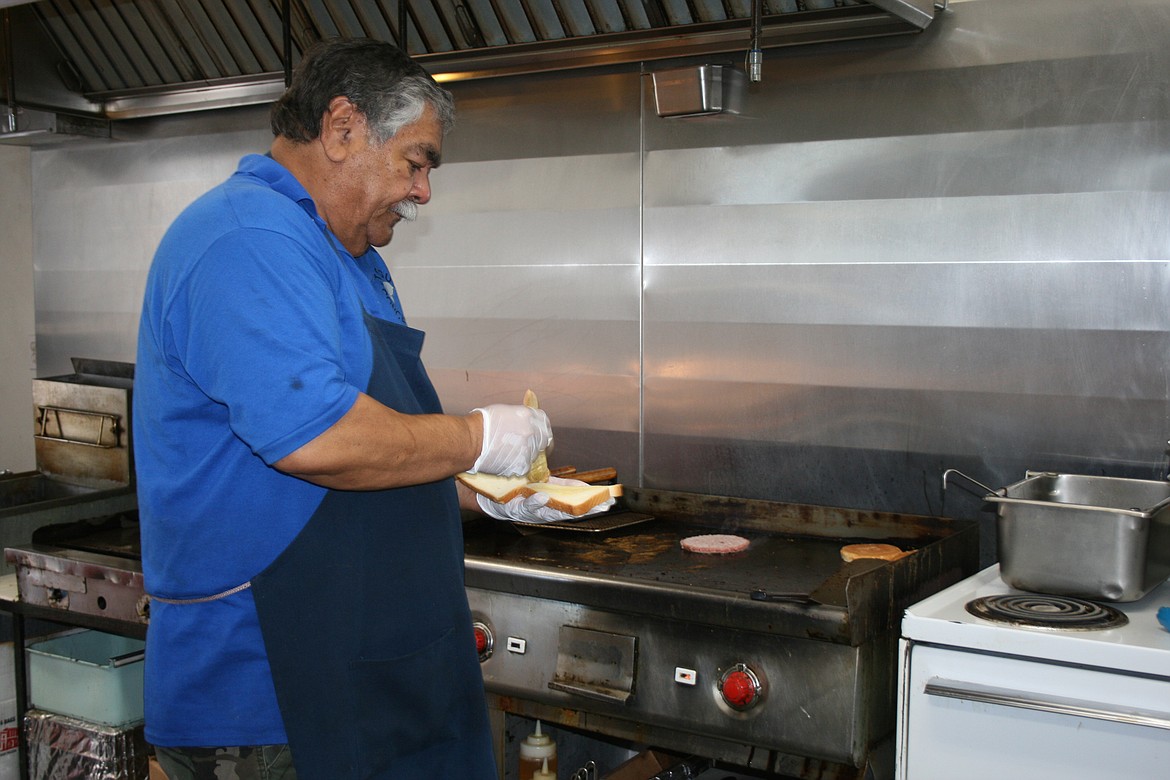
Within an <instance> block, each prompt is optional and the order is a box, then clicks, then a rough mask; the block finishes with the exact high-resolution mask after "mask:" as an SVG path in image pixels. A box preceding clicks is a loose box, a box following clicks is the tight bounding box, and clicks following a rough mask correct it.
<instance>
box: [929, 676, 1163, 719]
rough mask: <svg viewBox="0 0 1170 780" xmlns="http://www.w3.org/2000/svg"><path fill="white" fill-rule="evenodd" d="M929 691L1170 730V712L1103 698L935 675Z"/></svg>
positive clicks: (1054, 712) (970, 699) (963, 698)
mask: <svg viewBox="0 0 1170 780" xmlns="http://www.w3.org/2000/svg"><path fill="white" fill-rule="evenodd" d="M925 692H926V694H927V695H928V696H940V697H942V698H946V699H961V700H963V701H972V702H978V703H980V704H999V705H1002V706H1004V707H1019V708H1021V709H1025V710H1037V711H1039V712H1048V713H1052V714H1055V715H1071V716H1073V717H1076V718H1092V719H1094V720H1104V721H1109V722H1110V723H1123V724H1125V725H1127V726H1149V727H1151V728H1156V729H1168V730H1170V713H1166V712H1158V711H1156V710H1144V709H1138V708H1125V709H1120V708H1118V707H1115V706H1112V705H1109V704H1103V703H1101V702H1095V701H1085V700H1082V699H1070V698H1065V697H1063V696H1042V695H1039V694H1029V693H1027V692H1024V691H1013V690H1009V689H1006V688H994V687H991V686H988V685H978V684H975V683H968V682H958V681H955V680H944V679H942V678H940V677H934V678H932V679H931V680H930V681H929V682H928V683H926V687H925Z"/></svg>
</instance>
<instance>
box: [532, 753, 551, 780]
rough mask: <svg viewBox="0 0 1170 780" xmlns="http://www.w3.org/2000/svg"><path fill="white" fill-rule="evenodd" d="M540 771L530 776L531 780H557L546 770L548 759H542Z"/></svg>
mask: <svg viewBox="0 0 1170 780" xmlns="http://www.w3.org/2000/svg"><path fill="white" fill-rule="evenodd" d="M542 762H543V763H542V764H541V767H540V771H539V772H537V773H536V774H534V775H533V776H532V780H557V776H556V774H555V773H554V772H553V771H552V770H550V769H549V768H548V759H547V758H545V759H542Z"/></svg>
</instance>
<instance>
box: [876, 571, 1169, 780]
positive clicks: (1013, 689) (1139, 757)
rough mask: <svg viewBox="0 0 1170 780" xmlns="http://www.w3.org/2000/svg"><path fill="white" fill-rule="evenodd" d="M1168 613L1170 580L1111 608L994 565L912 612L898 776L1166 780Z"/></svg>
mask: <svg viewBox="0 0 1170 780" xmlns="http://www.w3.org/2000/svg"><path fill="white" fill-rule="evenodd" d="M1160 607H1170V583H1163V584H1162V585H1160V586H1159V587H1157V588H1155V589H1154V590H1153V591H1151V592H1150V593H1149V594H1147V595H1146V596H1145V597H1144V598H1143V599H1141V600H1140V601H1135V602H1129V603H1109V604H1104V603H1095V602H1089V601H1084V600H1081V599H1070V598H1067V597H1063V596H1046V595H1043V594H1030V593H1026V592H1023V591H1018V590H1013V589H1012V588H1009V587H1008V586H1007V585H1005V584H1004V582H1003V580H1001V579H1000V577H999V567H998V566H992V567H990V568H988V569H985V570H984V571H982V572H980V573H978V574H976V575H974V576H972V577H969V578H967V579H966V580H963V581H962V582H959V583H957V584H955V585H953V586H951V587H950V588H947V589H946V590H943V591H940V592H939V593H937V594H935V595H934V596H932V597H930V598H928V599H925V600H924V601H921V602H919V603H917V604H915V605H913V606H911V607H910V608H908V609H907V610H906V612H905V615H904V617H903V620H902V636H903V638H902V641H901V643H900V668H899V694H898V710H899V712H898V761H897V767H898V768H897V777H898V778H899V780H938V779H939V778H946V779H947V780H965V779H966V778H970V779H971V780H976V779H978V780H986V778H988V777H996V778H998V779H999V780H1005V779H1007V778H1017V777H1018V778H1029V780H1047V779H1048V778H1051V779H1052V780H1057V779H1058V778H1059V780H1070V779H1072V778H1093V780H1110V779H1116V780H1134V779H1135V778H1160V777H1170V631H1167V630H1166V629H1165V628H1163V627H1162V625H1161V624H1160V623H1159V622H1158V616H1157V613H1158V609H1159V608H1160ZM1053 623H1055V624H1056V627H1054V626H1053V625H1052V624H1053Z"/></svg>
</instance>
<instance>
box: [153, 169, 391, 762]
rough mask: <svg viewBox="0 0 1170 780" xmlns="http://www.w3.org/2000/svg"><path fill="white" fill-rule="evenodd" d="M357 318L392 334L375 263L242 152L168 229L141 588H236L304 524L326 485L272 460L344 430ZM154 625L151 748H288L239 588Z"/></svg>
mask: <svg viewBox="0 0 1170 780" xmlns="http://www.w3.org/2000/svg"><path fill="white" fill-rule="evenodd" d="M364 311H368V312H369V313H370V314H371V315H373V316H376V317H380V318H382V319H387V320H391V321H398V322H401V321H402V317H401V314H400V312H401V308H400V307H399V305H398V301H397V296H396V293H395V292H394V289H393V284H392V282H391V280H390V275H389V272H388V271H387V269H386V265H385V263H384V262H383V261H382V259H381V257H380V256H379V255H378V253H377V252H376V251H374V250H373V249H369V250H367V251H366V252H365V253H364V254H363V255H361V256H360V257H357V258H355V257H353V256H351V255H350V254H349V253H347V252H346V251H345V249H344V248H343V247H342V246H341V243H340V242H339V241H338V240H337V239H336V237H334V236H333V235H332V234H331V233H330V232H329V230H328V228H327V227H326V225H325V223H324V222H323V221H322V220H321V218H320V217H319V216H317V213H316V208H315V206H314V204H313V201H312V199H311V198H310V197H309V194H308V193H307V192H306V191H305V189H304V188H303V187H302V186H301V184H300V183H299V182H298V181H297V180H296V179H295V178H294V177H293V176H292V175H291V174H290V173H289V172H288V171H287V170H286V169H285V168H284V167H282V166H281V165H279V164H278V163H277V162H276V161H275V160H273V159H272V158H271V157H268V156H265V155H248V156H246V157H244V158H243V159H242V160H241V161H240V165H239V168H238V169H237V171H236V172H235V173H234V174H233V175H232V176H231V177H230V178H229V179H228V180H227V181H226V182H224V183H223V184H221V185H219V186H217V187H215V188H214V189H212V190H211V191H209V192H208V193H207V194H205V195H203V196H202V197H200V198H199V199H198V200H196V201H195V202H194V203H192V204H191V205H190V206H189V207H188V208H187V209H186V210H184V211H183V213H182V214H180V216H179V217H178V218H177V219H176V220H175V222H174V223H173V224H172V226H171V227H170V229H169V230H168V231H167V233H166V234H165V236H164V237H163V239H162V242H161V243H160V245H159V248H158V251H157V253H156V255H155V258H154V262H153V264H152V266H151V269H150V273H149V275H148V277H147V283H146V292H145V297H144V302H143V308H142V317H141V321H140V324H139V333H138V357H137V364H136V367H135V380H134V415H133V425H134V434H133V435H134V447H135V465H136V473H137V483H138V503H139V516H140V519H141V529H142V565H143V571H144V576H145V580H146V589H147V592H148V593H150V594H151V595H153V596H158V597H163V598H168V599H192V598H200V597H206V596H211V595H214V594H219V593H222V592H224V591H227V590H230V589H232V588H235V587H236V586H239V585H241V584H243V583H246V582H248V581H249V580H250V579H251V578H252V577H253V576H255V575H256V574H258V573H259V572H260V571H262V570H263V569H264V568H265V567H266V566H267V565H268V564H269V563H271V562H272V561H273V560H274V559H275V558H276V557H277V556H278V555H280V553H281V551H283V550H284V549H285V547H286V546H287V545H288V544H289V543H290V542H291V541H292V539H293V537H295V536H296V535H297V533H298V532H299V531H300V530H301V528H302V527H303V526H304V525H305V523H306V522H307V521H308V519H309V517H310V516H311V515H312V514H313V512H314V510H315V509H316V508H317V506H318V504H319V503H320V502H321V500H322V498H323V497H324V496H325V494H326V490H325V488H322V487H319V486H317V485H313V484H310V483H308V482H305V481H302V480H299V479H296V478H294V477H290V476H287V475H285V474H282V473H281V472H278V471H276V470H275V469H273V468H272V467H271V464H272V463H274V462H276V461H278V460H280V459H281V458H283V457H284V456H286V455H288V454H290V453H291V452H293V451H294V450H296V449H297V448H299V447H300V446H302V445H304V444H306V443H307V442H309V441H310V440H312V439H313V438H315V437H316V436H318V435H319V434H321V433H322V432H324V431H325V430H326V429H328V428H329V427H330V426H331V425H333V424H334V423H335V422H337V421H338V420H339V419H341V417H342V416H343V415H344V414H345V413H346V412H347V411H348V410H349V409H350V407H351V406H352V405H353V403H354V401H355V400H356V398H357V395H358V392H359V391H360V390H364V389H365V388H366V386H367V383H368V381H369V378H370V374H371V371H372V353H371V347H370V341H369V336H368V334H367V331H366V328H365V325H364V322H363V312H364ZM331 563H332V564H333V565H338V566H343V565H345V562H344V561H336V562H331ZM150 617H151V624H150V628H149V630H148V632H147V653H146V736H147V739H148V740H149V741H150V742H151V743H153V744H157V745H162V746H169V747H178V746H222V745H259V744H274V743H283V742H285V741H287V740H286V738H285V734H284V728H283V725H282V722H281V717H280V712H279V709H278V708H277V704H276V698H275V692H274V690H273V686H272V681H271V674H270V672H269V668H268V661H267V658H266V655H265V651H264V644H263V641H262V639H261V635H260V628H259V624H258V621H257V618H256V612H255V608H254V605H253V602H252V599H251V594H250V591H248V590H243V591H240V592H239V593H236V594H234V595H231V596H228V597H225V598H220V599H216V600H212V601H206V602H202V603H194V604H167V603H165V602H162V601H157V600H155V601H153V602H152V603H151V616H150ZM311 621H312V616H306V626H305V628H306V630H308V631H311V630H312V622H311Z"/></svg>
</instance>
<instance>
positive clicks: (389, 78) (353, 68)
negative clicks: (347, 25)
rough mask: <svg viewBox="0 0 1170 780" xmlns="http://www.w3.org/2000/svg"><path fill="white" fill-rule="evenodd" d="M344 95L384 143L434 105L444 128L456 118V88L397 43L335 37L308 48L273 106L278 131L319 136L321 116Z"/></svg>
mask: <svg viewBox="0 0 1170 780" xmlns="http://www.w3.org/2000/svg"><path fill="white" fill-rule="evenodd" d="M338 96H343V97H345V98H348V99H349V100H350V101H351V102H352V103H353V104H354V105H355V106H356V107H357V108H358V110H359V111H361V112H362V113H363V114H365V115H366V119H367V120H368V121H369V126H370V132H371V133H372V135H373V137H374V141H375V143H377V144H379V145H380V144H383V143H385V142H386V141H388V140H389V139H391V138H393V137H394V135H395V134H396V133H398V131H399V130H401V129H402V128H403V127H406V126H407V125H409V124H411V123H412V122H416V121H418V119H419V118H420V117H421V116H422V115H423V112H424V111H425V110H426V108H427V107H428V106H430V107H431V108H432V109H434V112H435V116H436V117H437V118H438V120H439V124H440V126H441V127H442V129H443V132H444V133H447V132H448V131H450V130H451V128H452V127H453V126H454V124H455V100H454V98H453V97H452V96H451V93H450V92H448V91H447V90H445V89H443V88H442V87H441V86H439V84H438V83H437V82H436V81H435V80H434V79H433V78H432V77H431V75H430V74H429V73H427V72H426V71H425V70H424V69H423V67H422V66H421V65H419V64H418V63H416V62H415V61H414V60H412V59H410V57H408V56H407V55H406V54H405V53H404V52H403V51H402V50H401V49H399V48H398V47H397V46H395V45H394V44H392V43H387V42H385V41H375V40H372V39H370V38H349V39H340V38H335V39H329V40H324V41H319V42H318V43H316V44H314V45H313V46H312V47H310V48H309V50H308V51H306V52H305V56H304V57H303V58H302V59H301V62H300V64H298V65H297V67H296V69H295V70H294V71H293V76H292V81H291V83H290V84H289V86H288V89H286V90H285V92H284V94H283V95H282V96H281V97H280V98H279V99H278V100H277V101H276V102H275V103H274V104H273V106H272V111H271V115H270V120H271V123H272V132H273V134H274V135H278V136H283V137H285V138H288V139H290V140H292V141H296V142H299V143H307V142H308V141H311V140H313V139H314V138H317V137H318V136H320V135H321V117H322V115H323V114H324V113H325V112H326V111H327V110H328V108H329V102H330V101H331V100H333V98H335V97H338Z"/></svg>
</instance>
